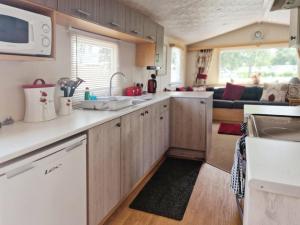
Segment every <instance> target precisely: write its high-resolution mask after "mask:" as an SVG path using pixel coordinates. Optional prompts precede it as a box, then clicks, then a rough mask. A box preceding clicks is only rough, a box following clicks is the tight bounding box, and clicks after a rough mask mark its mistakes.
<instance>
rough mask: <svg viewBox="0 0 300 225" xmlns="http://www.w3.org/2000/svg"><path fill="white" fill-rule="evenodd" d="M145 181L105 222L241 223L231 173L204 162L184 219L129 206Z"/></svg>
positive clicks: (110, 224) (136, 224)
mask: <svg viewBox="0 0 300 225" xmlns="http://www.w3.org/2000/svg"><path fill="white" fill-rule="evenodd" d="M145 183H146V182H144V183H142V184H141V185H140V186H139V187H138V188H137V190H136V191H135V192H134V193H132V194H131V195H130V196H129V198H128V199H127V200H126V201H125V202H124V204H123V205H121V206H120V208H119V209H118V210H117V211H116V212H115V213H114V214H113V215H112V216H111V217H110V218H109V219H108V221H107V222H106V223H105V225H241V222H240V219H239V214H238V209H237V206H236V203H235V199H234V196H233V194H232V192H231V191H230V189H229V183H230V175H229V174H228V173H226V172H224V171H222V170H219V169H217V168H215V167H212V166H210V165H209V164H204V165H203V166H202V168H201V170H200V173H199V176H198V179H197V182H196V185H195V187H194V191H193V193H192V196H191V199H190V201H189V204H188V207H187V210H186V212H185V215H184V218H183V220H182V221H176V220H172V219H168V218H165V217H161V216H156V215H153V214H149V213H145V212H142V211H137V210H133V209H130V208H129V207H128V205H129V204H130V203H131V202H132V200H133V199H134V197H135V196H136V195H137V194H138V192H139V191H140V190H141V189H142V187H143V185H144V184H145Z"/></svg>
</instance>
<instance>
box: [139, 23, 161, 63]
mask: <svg viewBox="0 0 300 225" xmlns="http://www.w3.org/2000/svg"><path fill="white" fill-rule="evenodd" d="M145 20H146V21H147V20H149V19H147V18H145ZM149 24H150V25H149ZM153 25H155V31H153ZM148 26H150V30H151V31H152V32H151V33H152V34H149V33H150V32H149V30H148V31H146V29H147V28H146V27H148ZM147 32H148V34H147ZM152 35H155V40H154V39H153V38H149V37H150V36H152ZM164 35H165V34H164V28H163V27H162V26H160V25H159V24H156V23H154V22H153V21H151V22H149V21H148V22H145V23H144V36H145V38H146V37H148V39H149V40H153V41H154V42H153V43H138V44H137V45H136V60H135V64H136V66H138V67H146V66H153V65H156V66H160V67H163V66H164Z"/></svg>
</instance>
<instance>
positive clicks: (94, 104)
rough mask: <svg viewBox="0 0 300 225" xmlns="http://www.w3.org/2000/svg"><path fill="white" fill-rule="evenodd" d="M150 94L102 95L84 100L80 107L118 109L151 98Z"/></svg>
mask: <svg viewBox="0 0 300 225" xmlns="http://www.w3.org/2000/svg"><path fill="white" fill-rule="evenodd" d="M150 99H151V98H150V97H149V96H134V97H128V96H101V97H97V100H90V101H82V102H81V103H80V104H79V105H78V107H79V108H83V109H92V110H102V111H117V110H121V109H124V108H126V107H129V106H132V105H137V104H140V103H143V102H146V101H148V100H150Z"/></svg>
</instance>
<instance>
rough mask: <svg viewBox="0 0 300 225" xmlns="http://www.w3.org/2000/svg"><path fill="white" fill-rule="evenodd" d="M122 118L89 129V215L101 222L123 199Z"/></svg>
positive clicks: (94, 222) (93, 223) (91, 221)
mask: <svg viewBox="0 0 300 225" xmlns="http://www.w3.org/2000/svg"><path fill="white" fill-rule="evenodd" d="M120 122H121V120H120V119H115V120H112V121H110V122H107V123H105V124H102V125H99V126H97V127H94V128H92V129H90V130H89V131H88V218H89V225H98V224H99V223H100V222H101V221H102V220H103V218H104V217H105V216H106V215H107V214H108V213H109V212H110V210H112V209H113V208H114V207H115V206H116V205H117V204H118V203H119V201H120V200H121V143H120V142H121V127H120V126H121V123H120Z"/></svg>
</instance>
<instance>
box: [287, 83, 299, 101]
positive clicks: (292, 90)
mask: <svg viewBox="0 0 300 225" xmlns="http://www.w3.org/2000/svg"><path fill="white" fill-rule="evenodd" d="M288 98H300V84H289V89H288Z"/></svg>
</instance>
